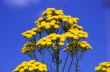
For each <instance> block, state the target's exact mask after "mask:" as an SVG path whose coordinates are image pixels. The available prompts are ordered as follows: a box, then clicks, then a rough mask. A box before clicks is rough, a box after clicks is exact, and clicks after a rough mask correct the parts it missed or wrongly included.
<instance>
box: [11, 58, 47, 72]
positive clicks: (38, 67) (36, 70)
mask: <svg viewBox="0 0 110 72" xmlns="http://www.w3.org/2000/svg"><path fill="white" fill-rule="evenodd" d="M13 72H48V68H47V65H46V64H42V63H40V62H37V61H35V60H30V61H28V62H26V61H24V62H22V63H21V64H20V65H18V66H17V67H16V68H15V69H14V70H13Z"/></svg>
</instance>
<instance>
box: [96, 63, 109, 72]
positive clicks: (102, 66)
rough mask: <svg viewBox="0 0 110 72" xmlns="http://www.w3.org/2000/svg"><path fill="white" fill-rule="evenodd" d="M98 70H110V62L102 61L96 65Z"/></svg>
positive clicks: (103, 71) (106, 71)
mask: <svg viewBox="0 0 110 72" xmlns="http://www.w3.org/2000/svg"><path fill="white" fill-rule="evenodd" d="M95 71H96V72H110V62H102V63H100V64H99V65H98V66H97V67H95Z"/></svg>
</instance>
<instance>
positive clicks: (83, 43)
mask: <svg viewBox="0 0 110 72" xmlns="http://www.w3.org/2000/svg"><path fill="white" fill-rule="evenodd" d="M72 45H73V44H72V42H71V43H68V44H67V45H66V48H64V49H63V51H70V52H71V51H73V50H74V49H73V48H72ZM77 47H78V49H77V50H79V48H80V49H84V50H90V49H91V48H92V47H91V45H90V44H89V43H88V42H86V41H81V42H79V43H78V46H77Z"/></svg>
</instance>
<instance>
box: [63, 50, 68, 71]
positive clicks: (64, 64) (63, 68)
mask: <svg viewBox="0 0 110 72" xmlns="http://www.w3.org/2000/svg"><path fill="white" fill-rule="evenodd" d="M68 56H69V52H68V54H67V56H66V59H65V63H64V66H63V69H62V72H64V69H65V66H66V62H67V59H68Z"/></svg>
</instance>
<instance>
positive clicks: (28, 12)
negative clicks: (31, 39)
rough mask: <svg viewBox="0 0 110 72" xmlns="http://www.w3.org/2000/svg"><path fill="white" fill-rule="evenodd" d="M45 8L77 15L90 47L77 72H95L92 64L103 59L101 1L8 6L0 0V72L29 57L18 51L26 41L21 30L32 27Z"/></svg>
mask: <svg viewBox="0 0 110 72" xmlns="http://www.w3.org/2000/svg"><path fill="white" fill-rule="evenodd" d="M48 7H54V8H56V9H63V10H64V13H65V14H66V15H72V16H73V17H79V19H80V21H79V25H82V26H83V27H84V30H85V31H87V32H88V33H89V38H88V39H87V41H88V42H89V43H90V44H91V45H92V47H93V49H92V50H91V51H88V52H86V54H85V56H84V57H83V60H82V61H81V72H95V71H94V67H95V66H97V65H98V64H99V63H100V62H103V61H107V49H106V36H105V33H106V31H105V10H104V8H103V6H102V1H101V0H39V3H36V4H32V5H30V6H27V7H24V8H20V7H11V6H8V5H6V4H5V3H4V2H3V1H2V0H0V72H12V70H13V69H14V68H15V67H16V66H17V65H18V64H20V63H21V62H22V61H25V60H29V58H28V57H27V56H26V55H23V54H22V53H21V48H22V46H23V44H24V43H25V42H27V41H26V39H24V38H23V37H22V36H21V33H22V32H23V31H25V30H28V29H31V28H32V27H35V25H34V21H35V20H36V19H37V18H38V17H40V16H41V12H42V11H43V10H45V9H46V8H48Z"/></svg>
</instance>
